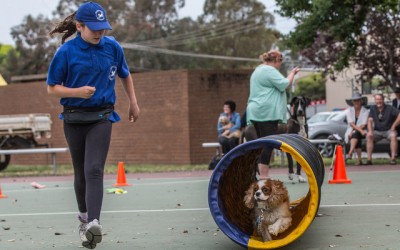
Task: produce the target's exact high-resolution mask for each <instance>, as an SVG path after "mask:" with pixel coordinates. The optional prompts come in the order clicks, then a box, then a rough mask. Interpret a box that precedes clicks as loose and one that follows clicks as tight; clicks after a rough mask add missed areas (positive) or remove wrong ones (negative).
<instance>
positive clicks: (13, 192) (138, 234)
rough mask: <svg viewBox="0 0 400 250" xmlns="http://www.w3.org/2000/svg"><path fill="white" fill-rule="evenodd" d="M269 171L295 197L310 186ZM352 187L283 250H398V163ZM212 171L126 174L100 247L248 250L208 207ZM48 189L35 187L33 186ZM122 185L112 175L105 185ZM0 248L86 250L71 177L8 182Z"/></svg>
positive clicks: (357, 179) (331, 192)
mask: <svg viewBox="0 0 400 250" xmlns="http://www.w3.org/2000/svg"><path fill="white" fill-rule="evenodd" d="M286 171H287V170H286V169H271V175H272V177H273V178H279V179H281V180H282V181H284V182H285V184H286V186H287V188H288V190H289V194H290V196H291V199H296V198H297V197H302V196H303V195H304V194H305V193H306V192H307V190H308V184H307V183H297V182H291V181H289V180H288V179H287V174H286ZM346 172H347V177H348V179H351V180H352V183H351V184H328V180H329V179H331V178H332V175H330V171H329V168H326V175H325V181H324V185H323V186H322V195H321V205H320V207H319V211H318V215H317V217H316V218H315V219H314V221H313V222H312V224H311V225H310V227H309V228H308V229H307V230H306V232H305V233H304V234H303V235H302V236H301V237H300V238H298V239H297V240H295V241H294V242H292V243H291V244H289V245H288V246H285V247H283V248H280V249H285V250H295V249H296V250H298V249H301V250H303V249H338V250H339V249H340V250H344V249H346V250H348V249H385V250H387V249H400V192H399V183H400V166H398V165H397V166H359V167H358V166H357V167H356V166H350V167H347V168H346ZM210 175H211V172H210V171H203V172H183V173H161V174H128V175H127V176H126V177H127V182H128V183H129V184H132V186H130V187H124V189H125V190H127V191H128V193H126V194H120V195H117V194H105V195H104V203H103V210H102V216H101V224H102V225H103V232H104V237H103V242H102V243H100V244H98V246H97V247H96V249H107V250H110V249H194V250H195V249H230V250H236V249H243V248H242V247H241V246H239V245H237V244H236V243H234V242H233V241H231V240H230V239H229V238H228V237H227V236H226V235H225V234H224V233H223V232H221V231H220V230H219V229H218V226H217V225H216V223H215V222H214V220H213V218H212V216H211V214H210V211H209V208H208V183H209V178H210ZM33 181H35V182H38V183H40V184H42V185H45V186H46V187H45V188H43V189H34V188H33V187H32V186H31V184H30V183H31V182H33ZM115 182H116V176H106V178H105V188H110V187H111V186H112V184H114V183H115ZM0 185H1V188H2V193H3V195H7V196H8V197H7V198H3V199H0V249H1V250H9V249H10V250H14V249H24V250H26V249H82V247H81V245H80V241H79V236H78V234H77V225H78V221H77V219H76V202H75V196H74V192H73V186H72V176H55V177H31V178H2V179H0Z"/></svg>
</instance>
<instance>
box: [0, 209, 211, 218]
mask: <svg viewBox="0 0 400 250" xmlns="http://www.w3.org/2000/svg"><path fill="white" fill-rule="evenodd" d="M209 210H210V209H209V208H186V209H142V210H116V211H102V212H101V213H103V214H114V213H115V214H118V213H155V212H156V213H157V212H188V211H189V212H191V211H209ZM76 213H77V212H58V213H21V214H0V217H13V216H48V215H70V214H76Z"/></svg>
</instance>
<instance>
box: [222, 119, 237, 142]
mask: <svg viewBox="0 0 400 250" xmlns="http://www.w3.org/2000/svg"><path fill="white" fill-rule="evenodd" d="M219 123H221V125H222V127H224V126H226V125H228V124H229V123H231V122H230V121H229V119H228V117H226V116H220V117H219ZM222 135H223V136H225V137H227V138H232V137H236V138H240V137H241V136H242V133H241V132H240V130H235V131H233V132H230V131H229V129H225V130H224V132H222Z"/></svg>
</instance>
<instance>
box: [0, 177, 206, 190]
mask: <svg viewBox="0 0 400 250" xmlns="http://www.w3.org/2000/svg"><path fill="white" fill-rule="evenodd" d="M209 181H210V180H209V179H204V180H190V181H168V182H153V183H152V182H150V183H135V182H129V181H128V183H129V184H132V187H135V186H159V185H174V184H191V183H200V182H209ZM104 183H105V184H107V185H108V184H111V183H114V182H112V181H108V180H107V181H105V182H104ZM73 188H74V187H72V186H71V187H49V188H47V187H46V188H42V189H40V191H39V190H38V189H35V188H28V187H27V188H24V189H14V190H7V193H15V192H33V191H36V192H41V191H57V190H69V189H73ZM106 188H107V187H106ZM3 190H4V188H3Z"/></svg>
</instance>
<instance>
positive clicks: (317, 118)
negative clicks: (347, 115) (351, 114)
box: [307, 112, 339, 124]
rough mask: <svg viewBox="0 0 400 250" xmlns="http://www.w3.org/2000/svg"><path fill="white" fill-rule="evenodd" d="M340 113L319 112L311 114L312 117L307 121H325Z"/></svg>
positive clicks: (309, 122)
mask: <svg viewBox="0 0 400 250" xmlns="http://www.w3.org/2000/svg"><path fill="white" fill-rule="evenodd" d="M338 113H339V112H319V113H316V114H315V115H313V116H311V117H310V119H308V121H307V123H308V124H311V123H316V122H324V121H327V120H329V119H330V118H332V117H334V116H336V115H337V114H338Z"/></svg>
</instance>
